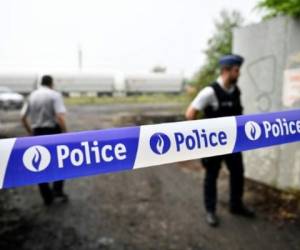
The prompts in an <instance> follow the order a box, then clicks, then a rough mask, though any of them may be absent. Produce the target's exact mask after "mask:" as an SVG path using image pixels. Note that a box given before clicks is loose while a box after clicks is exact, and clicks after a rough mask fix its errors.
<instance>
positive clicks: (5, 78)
mask: <svg viewBox="0 0 300 250" xmlns="http://www.w3.org/2000/svg"><path fill="white" fill-rule="evenodd" d="M37 83H38V74H34V73H0V87H7V88H9V89H11V90H13V91H15V92H19V93H22V94H29V93H30V92H31V91H32V90H34V89H35V88H36V86H37Z"/></svg>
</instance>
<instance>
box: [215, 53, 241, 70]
mask: <svg viewBox="0 0 300 250" xmlns="http://www.w3.org/2000/svg"><path fill="white" fill-rule="evenodd" d="M243 62H244V58H243V57H241V56H239V55H226V56H223V57H221V58H220V60H219V64H220V66H221V67H222V66H234V65H237V66H241V65H242V64H243Z"/></svg>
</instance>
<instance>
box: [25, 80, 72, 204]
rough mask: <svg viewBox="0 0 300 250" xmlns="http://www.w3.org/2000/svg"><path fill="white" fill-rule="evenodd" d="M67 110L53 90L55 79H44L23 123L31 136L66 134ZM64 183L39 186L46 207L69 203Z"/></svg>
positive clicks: (29, 100) (26, 105)
mask: <svg viewBox="0 0 300 250" xmlns="http://www.w3.org/2000/svg"><path fill="white" fill-rule="evenodd" d="M65 113H66V108H65V105H64V102H63V98H62V96H61V94H60V93H59V92H57V91H55V90H53V78H52V77H51V76H49V75H45V76H43V77H42V81H41V86H40V87H39V88H38V89H37V90H35V91H33V92H32V93H31V94H30V96H29V98H28V101H27V102H26V103H25V104H24V106H23V108H22V110H21V121H22V123H23V125H24V127H25V129H26V131H27V132H28V133H29V134H30V135H34V136H37V135H50V134H57V133H63V132H66V130H67V129H66V122H65ZM28 118H29V119H28ZM63 186H64V182H63V181H56V182H54V183H53V188H51V187H50V185H49V183H41V184H39V190H40V194H41V196H42V198H43V201H44V204H45V205H50V204H51V203H52V202H53V200H54V198H55V199H57V200H60V201H67V200H68V197H67V195H66V194H65V193H64V192H63Z"/></svg>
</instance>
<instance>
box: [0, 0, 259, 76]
mask: <svg viewBox="0 0 300 250" xmlns="http://www.w3.org/2000/svg"><path fill="white" fill-rule="evenodd" d="M256 4H257V0H247V1H241V0H209V1H207V0H206V1H203V0H0V70H1V71H2V70H22V71H24V70H31V71H32V70H44V71H45V70H57V69H59V70H77V68H78V60H77V58H78V53H77V51H78V47H79V46H81V47H82V51H83V68H84V69H85V70H101V71H109V70H115V71H120V72H149V71H150V69H151V68H153V66H154V65H157V64H158V65H163V66H166V67H167V69H168V71H169V72H174V73H181V72H184V74H185V75H186V76H191V75H192V74H193V73H194V72H195V71H196V70H197V69H198V68H199V67H200V66H201V63H202V62H203V59H204V55H203V53H202V51H203V50H204V49H205V47H206V42H207V39H208V38H209V37H210V36H211V34H212V32H213V28H214V23H213V21H214V20H215V19H216V18H218V16H219V13H220V11H221V10H222V9H224V8H225V9H228V10H231V9H236V10H239V11H240V12H241V13H242V15H243V16H244V17H245V19H246V23H253V22H258V21H259V20H260V19H261V13H260V12H258V11H255V10H253V8H254V6H255V5H256Z"/></svg>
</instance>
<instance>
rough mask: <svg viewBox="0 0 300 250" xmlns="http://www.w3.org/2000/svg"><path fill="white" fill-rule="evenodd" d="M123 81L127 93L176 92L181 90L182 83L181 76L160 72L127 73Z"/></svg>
mask: <svg viewBox="0 0 300 250" xmlns="http://www.w3.org/2000/svg"><path fill="white" fill-rule="evenodd" d="M124 81H125V88H126V89H125V92H126V93H127V94H143V93H173V94H178V93H181V92H182V90H183V85H184V78H183V76H181V75H170V74H160V73H153V74H139V75H127V76H125V79H124Z"/></svg>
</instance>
